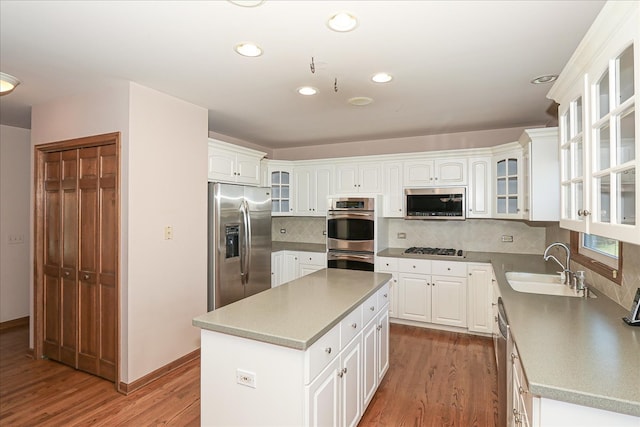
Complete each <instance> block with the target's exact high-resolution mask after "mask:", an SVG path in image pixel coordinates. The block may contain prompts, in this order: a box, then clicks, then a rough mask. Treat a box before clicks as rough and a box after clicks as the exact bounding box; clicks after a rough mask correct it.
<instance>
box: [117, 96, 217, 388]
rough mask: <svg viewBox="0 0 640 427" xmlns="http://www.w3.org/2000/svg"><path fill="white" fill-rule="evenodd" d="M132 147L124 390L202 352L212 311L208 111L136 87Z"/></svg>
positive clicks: (132, 116) (132, 110)
mask: <svg viewBox="0 0 640 427" xmlns="http://www.w3.org/2000/svg"><path fill="white" fill-rule="evenodd" d="M130 141H131V144H130V152H129V161H130V170H129V191H130V193H129V234H128V237H127V239H128V246H129V278H128V281H129V289H128V294H129V307H128V317H129V337H128V340H129V342H128V348H129V354H128V363H127V364H128V366H129V372H128V378H126V379H125V382H131V381H134V380H136V379H138V378H140V377H142V376H143V375H146V374H148V373H149V372H150V371H152V370H154V369H157V368H159V367H161V366H163V365H166V364H167V363H169V362H171V361H173V360H175V359H177V358H179V357H181V356H183V355H185V354H187V353H189V352H191V351H193V350H196V349H198V348H200V330H199V329H198V328H195V327H193V326H192V325H191V320H192V319H193V318H194V317H196V316H198V315H200V314H202V313H205V312H206V311H207V234H206V230H207V110H206V109H204V108H201V107H197V106H195V105H193V104H189V103H186V102H183V101H181V100H178V99H176V98H172V97H169V96H167V95H164V94H162V93H160V92H157V91H154V90H151V89H148V88H145V87H143V86H140V85H137V84H132V85H131V104H130ZM165 226H171V227H173V235H174V237H173V240H164V227H165ZM127 380H128V381H127Z"/></svg>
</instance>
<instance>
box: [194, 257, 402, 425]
mask: <svg viewBox="0 0 640 427" xmlns="http://www.w3.org/2000/svg"><path fill="white" fill-rule="evenodd" d="M390 278H391V275H389V274H385V273H371V272H364V271H353V270H340V269H323V270H320V271H317V272H315V273H312V274H310V275H308V276H304V277H302V278H300V279H297V280H294V281H292V282H289V283H286V284H284V285H281V286H279V287H277V288H272V289H270V290H267V291H264V292H261V293H259V294H256V295H253V296H251V297H249V298H246V299H243V300H240V301H238V302H235V303H233V304H230V305H228V306H225V307H222V308H220V309H218V310H214V311H212V312H209V313H206V314H203V315H201V316H199V317H196V318H195V319H193V325H194V326H197V327H200V328H201V340H202V341H201V423H202V425H282V426H284V425H296V426H300V425H312V424H319V423H320V424H322V423H324V422H325V420H326V421H327V422H329V421H332V420H336V421H337V420H338V419H341V420H344V421H345V422H352V421H354V420H355V421H356V422H357V420H358V419H359V418H360V417H361V416H362V413H363V411H364V408H365V407H366V405H367V404H368V402H369V400H370V399H371V397H372V396H373V393H374V392H375V389H376V388H377V385H378V384H379V382H380V379H381V378H382V377H383V376H384V374H385V373H386V370H387V368H388V314H387V311H388V285H387V282H388V281H389V279H390Z"/></svg>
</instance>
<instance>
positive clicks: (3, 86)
mask: <svg viewBox="0 0 640 427" xmlns="http://www.w3.org/2000/svg"><path fill="white" fill-rule="evenodd" d="M19 84H20V80H18V79H17V78H15V77H13V76H12V75H10V74H5V73H0V95H6V94H8V93H11V91H13V89H15V88H16V86H18V85H19Z"/></svg>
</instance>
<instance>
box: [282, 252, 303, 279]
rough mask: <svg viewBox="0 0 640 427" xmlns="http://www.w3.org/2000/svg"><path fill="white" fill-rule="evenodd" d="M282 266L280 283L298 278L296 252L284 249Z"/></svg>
mask: <svg viewBox="0 0 640 427" xmlns="http://www.w3.org/2000/svg"><path fill="white" fill-rule="evenodd" d="M283 264H284V266H283V268H282V283H287V282H290V281H292V280H295V279H297V278H298V274H299V267H298V252H294V251H284V261H283Z"/></svg>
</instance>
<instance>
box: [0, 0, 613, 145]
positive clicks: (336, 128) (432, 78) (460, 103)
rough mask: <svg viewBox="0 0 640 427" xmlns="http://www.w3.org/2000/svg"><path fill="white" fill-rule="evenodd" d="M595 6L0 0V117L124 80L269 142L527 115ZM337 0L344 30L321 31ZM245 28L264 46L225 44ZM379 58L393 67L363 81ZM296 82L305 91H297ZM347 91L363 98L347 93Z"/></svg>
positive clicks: (469, 127)
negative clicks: (13, 84)
mask: <svg viewBox="0 0 640 427" xmlns="http://www.w3.org/2000/svg"><path fill="white" fill-rule="evenodd" d="M603 4H604V2H603V1H595V0H587V1H578V0H569V1H548V0H544V1H415V0H413V1H399V0H396V1H283V0H266V1H264V2H262V4H260V5H259V6H257V7H243V6H239V5H237V4H234V3H232V2H229V1H223V0H218V1H193V2H191V1H157V2H153V1H115V2H113V1H106V2H98V1H89V2H80V1H68V2H59V1H42V2H37V1H7V0H0V68H1V70H2V72H5V73H9V74H12V75H14V76H16V77H17V78H19V79H20V80H21V81H22V84H21V85H19V86H18V87H17V88H16V89H15V90H14V92H13V93H11V94H9V95H5V96H2V97H1V98H0V122H1V123H2V124H6V125H11V126H18V127H25V128H29V127H30V110H31V106H32V105H37V104H40V103H44V102H47V101H50V100H53V99H56V98H60V97H66V96H71V95H75V94H80V93H84V92H87V91H91V90H95V89H96V88H100V87H104V86H108V85H109V84H111V83H113V82H114V81H120V80H126V81H133V82H136V83H139V84H141V85H143V86H147V87H150V88H154V89H156V90H159V91H161V92H164V93H167V94H170V95H172V96H175V97H177V98H181V99H183V100H186V101H189V102H191V103H194V104H197V105H200V106H202V107H204V108H207V109H208V111H209V130H210V131H213V132H216V133H218V134H223V135H229V136H232V137H235V138H238V139H242V140H245V141H248V142H251V143H254V144H258V145H261V146H264V147H268V148H274V149H275V148H287V147H295V146H304V145H318V144H327V143H336V142H347V141H363V140H373V139H381V138H393V137H405V136H418V135H430V134H440V133H451V132H463V131H473V130H486V129H497V128H508V127H519V126H541V125H545V124H548V123H550V121H551V120H553V119H552V116H551V115H550V114H549V112H548V110H549V107H550V105H551V101H550V100H548V99H547V98H546V94H547V92H548V91H549V89H550V85H549V84H546V85H532V84H530V83H529V82H530V80H532V79H533V78H535V77H538V76H540V75H545V74H559V73H560V72H561V71H562V68H563V67H564V65H565V64H566V63H567V61H568V60H569V57H570V56H571V54H572V53H573V51H574V50H575V48H576V47H577V46H578V44H579V42H580V40H581V39H582V37H583V36H584V34H585V33H586V31H587V29H588V28H589V26H590V25H591V23H592V22H593V20H594V19H595V17H596V15H597V14H598V12H599V11H600V9H601V8H602V6H603ZM345 10H346V11H349V12H351V13H352V14H353V15H355V16H356V17H357V18H358V20H359V24H358V26H357V28H356V29H355V30H354V31H351V32H347V33H339V32H335V31H332V30H329V29H328V28H327V26H326V21H327V19H328V18H329V17H330V16H332V15H333V14H335V13H336V12H339V11H345ZM246 41H251V42H255V43H257V44H259V45H260V46H261V47H262V48H263V50H264V53H263V54H262V55H261V56H259V57H257V58H247V57H243V56H240V55H238V54H237V53H235V51H234V49H233V48H234V46H235V45H236V44H238V43H240V42H246ZM312 58H313V63H314V65H315V73H312V72H311V67H310V64H311V62H312ZM379 71H386V72H388V73H390V74H392V75H393V77H394V80H392V81H391V82H390V83H386V84H380V83H373V82H371V80H370V77H371V76H372V75H373V74H374V73H376V72H379ZM336 80H337V85H335V83H336ZM303 85H312V86H315V87H317V88H318V90H319V93H318V94H317V95H315V96H302V95H299V94H298V93H297V92H296V89H297V88H298V87H300V86H303ZM334 86H337V92H336V90H335V87H334ZM356 96H366V97H371V98H373V100H374V102H373V103H372V104H370V105H367V106H353V105H350V104H348V103H347V100H348V99H349V98H352V97H356Z"/></svg>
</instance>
